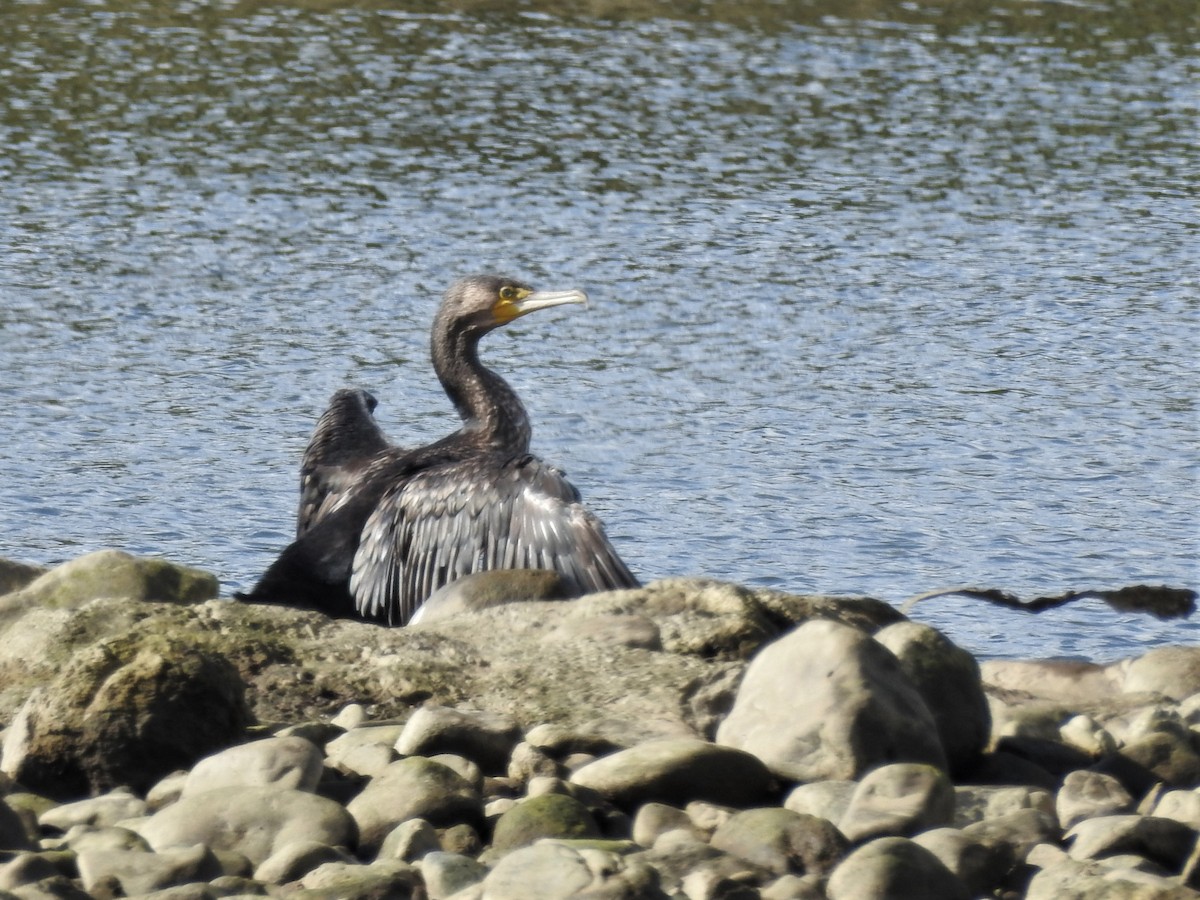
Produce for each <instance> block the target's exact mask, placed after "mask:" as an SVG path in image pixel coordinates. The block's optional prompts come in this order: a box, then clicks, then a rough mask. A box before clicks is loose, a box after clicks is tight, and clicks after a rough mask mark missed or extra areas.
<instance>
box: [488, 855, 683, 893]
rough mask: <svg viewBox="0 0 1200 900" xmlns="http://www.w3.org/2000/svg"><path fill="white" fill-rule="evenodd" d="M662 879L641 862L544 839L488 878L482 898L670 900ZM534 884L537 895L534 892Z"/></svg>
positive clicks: (507, 858) (510, 858) (499, 865)
mask: <svg viewBox="0 0 1200 900" xmlns="http://www.w3.org/2000/svg"><path fill="white" fill-rule="evenodd" d="M657 881H658V879H657V876H656V874H655V872H654V870H653V869H651V868H650V867H648V866H646V865H644V864H642V863H640V862H639V861H637V860H626V859H624V858H622V857H620V856H618V855H617V854H615V853H606V852H603V851H596V850H576V849H574V848H571V847H568V846H566V845H564V844H561V843H557V842H555V841H542V842H540V843H537V844H534V845H533V846H531V847H523V848H521V849H520V850H514V851H513V852H512V853H510V854H508V855H507V856H505V857H504V858H503V859H502V860H500V862H498V863H497V864H496V866H495V868H493V869H492V870H491V872H489V873H488V875H487V877H486V878H484V880H483V885H482V887H483V893H482V896H483V897H486V898H487V900H531V897H532V896H536V897H537V900H567V898H572V897H576V896H580V895H582V896H595V897H598V898H600V897H605V898H608V897H612V898H628V900H639V898H645V900H657V898H663V900H665V895H664V894H663V893H662V892H661V890H660V889H659V887H658V884H657ZM533 886H536V888H537V893H536V895H531V893H530V891H531V888H532V887H533ZM585 891H587V892H588V893H584V892H585ZM593 892H594V893H593Z"/></svg>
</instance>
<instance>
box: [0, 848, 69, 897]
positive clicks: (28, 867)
mask: <svg viewBox="0 0 1200 900" xmlns="http://www.w3.org/2000/svg"><path fill="white" fill-rule="evenodd" d="M61 874H62V873H61V872H60V871H59V870H58V867H57V866H55V865H54V863H53V862H51V861H50V860H49V859H47V858H46V857H45V856H43V855H41V854H39V853H18V854H17V855H16V856H14V857H13V858H12V859H9V860H8V861H7V862H5V863H3V864H0V891H11V890H15V889H16V888H19V887H23V886H24V885H27V884H36V883H37V882H39V881H42V880H43V879H46V878H54V877H56V876H58V875H61Z"/></svg>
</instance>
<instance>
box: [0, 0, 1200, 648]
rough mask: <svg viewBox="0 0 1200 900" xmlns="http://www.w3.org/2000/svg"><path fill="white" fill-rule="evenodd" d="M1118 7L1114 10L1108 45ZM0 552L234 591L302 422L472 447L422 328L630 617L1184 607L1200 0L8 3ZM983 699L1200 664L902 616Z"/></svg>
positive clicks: (1136, 632)
mask: <svg viewBox="0 0 1200 900" xmlns="http://www.w3.org/2000/svg"><path fill="white" fill-rule="evenodd" d="M1133 7H1137V12H1136V13H1134V12H1133V11H1132V8H1133ZM4 25H5V27H4V29H3V33H2V34H0V146H3V148H4V152H3V153H0V363H2V366H0V372H2V373H3V374H0V401H2V402H3V406H4V410H5V436H4V440H3V441H2V442H0V474H2V476H3V477H2V478H0V555H4V556H9V557H14V558H19V559H25V560H29V561H34V562H41V563H55V562H58V561H61V560H64V559H68V558H72V557H75V556H78V555H80V554H82V553H83V552H86V551H88V550H92V549H96V548H99V547H103V546H117V547H121V548H123V549H126V550H129V551H131V552H134V553H145V554H157V555H163V556H166V557H169V558H171V559H174V560H178V561H181V562H187V563H191V564H194V565H198V566H202V567H206V568H209V569H211V570H213V571H216V572H218V573H219V574H220V575H221V577H222V579H223V581H224V583H225V585H226V587H227V589H237V588H241V587H246V586H248V585H249V584H250V583H252V581H253V579H254V578H255V576H256V575H257V574H258V573H259V572H260V571H261V570H262V569H263V568H264V567H265V565H266V564H268V563H269V562H270V561H271V559H272V558H273V555H274V553H275V552H276V551H277V550H278V549H279V548H280V547H281V546H282V545H283V544H284V543H285V542H286V540H287V538H288V536H289V533H290V531H291V528H292V524H291V523H292V520H293V516H294V505H295V499H296V477H295V468H296V465H297V462H298V459H299V454H300V452H301V450H302V449H303V446H304V443H305V441H306V439H307V435H308V432H309V430H310V429H311V427H312V424H313V422H314V421H315V418H316V416H317V415H318V414H319V413H320V411H321V409H322V407H323V404H324V402H325V400H326V399H327V397H328V395H329V394H330V393H331V392H332V391H333V390H334V389H336V388H337V387H339V386H341V385H344V384H355V385H360V386H364V387H368V388H370V389H371V390H372V391H373V392H374V393H375V394H376V395H377V396H378V397H379V398H380V400H381V405H380V409H379V412H378V414H379V416H380V418H381V420H382V422H383V424H384V426H385V430H387V431H388V433H389V434H390V435H391V436H392V437H393V438H394V439H395V440H397V441H399V442H401V443H408V444H415V443H419V442H423V441H426V440H431V439H433V438H436V437H438V436H441V435H442V434H444V433H446V432H447V431H449V430H451V429H452V428H453V427H454V422H453V421H452V414H451V410H450V408H449V406H448V403H447V401H446V399H445V397H444V396H443V395H442V394H441V393H440V390H439V389H438V387H437V384H436V381H435V380H434V378H433V376H432V373H431V372H430V370H429V366H428V361H427V356H426V353H427V351H426V343H427V330H428V323H429V320H430V317H431V315H432V312H433V309H434V306H435V304H436V300H437V296H438V294H439V293H440V291H441V290H442V289H443V288H444V287H445V285H446V284H447V283H448V281H449V280H450V278H451V277H453V276H454V275H457V274H463V273H466V272H469V271H475V270H480V269H495V270H502V271H507V272H510V273H513V274H517V275H521V276H524V277H526V278H527V279H529V280H531V281H533V282H534V283H536V284H537V285H539V286H544V287H565V286H579V287H584V288H586V289H587V290H588V291H589V293H590V294H591V295H592V298H593V301H594V302H593V304H592V307H591V309H590V310H588V311H583V310H575V309H572V310H559V311H555V312H550V313H546V314H543V315H540V316H534V317H531V318H529V319H525V320H522V321H521V322H519V323H517V324H516V325H514V326H512V327H510V328H509V329H507V330H506V331H504V332H501V333H497V334H496V335H493V336H492V337H491V338H489V340H488V342H487V344H486V345H485V356H486V358H487V359H488V360H489V361H490V362H491V363H492V364H493V365H494V366H495V367H496V368H497V369H500V370H501V371H503V372H504V373H505V374H506V375H507V376H509V377H510V380H511V381H512V382H513V384H514V385H515V386H516V388H517V390H518V391H519V392H520V393H521V395H522V396H523V397H524V398H525V400H526V402H527V405H528V406H529V408H530V412H531V415H532V417H533V421H534V425H535V437H534V443H535V449H536V450H537V451H538V452H539V453H540V454H541V455H543V456H544V457H546V458H548V459H550V460H552V461H553V462H555V463H557V464H559V465H561V466H562V467H563V468H564V469H566V470H567V471H568V473H569V474H570V476H571V478H572V480H573V481H574V482H575V483H576V484H577V485H578V486H579V487H580V489H581V491H582V492H583V493H584V496H585V498H587V500H588V501H589V503H590V504H591V505H592V506H593V507H594V508H595V509H596V510H597V512H599V513H600V515H601V516H602V517H603V518H604V520H605V521H606V523H607V525H608V528H609V531H610V533H611V534H612V536H613V537H614V540H615V541H616V542H617V544H618V546H619V548H620V550H621V552H622V553H623V554H624V555H625V557H626V558H627V560H628V561H629V563H630V565H631V566H632V567H633V568H634V569H635V570H637V571H638V572H640V573H641V574H642V575H643V576H644V577H646V578H653V577H658V576H664V575H675V574H688V575H700V574H703V575H709V576H713V577H716V578H722V579H730V580H736V581H740V582H745V583H752V584H760V585H771V586H777V587H781V588H785V589H789V590H796V591H823V592H852V593H864V594H872V595H875V596H879V597H882V598H884V599H887V600H890V601H893V602H899V601H901V600H903V599H904V598H906V597H908V596H910V595H913V594H916V593H920V592H923V591H927V590H931V589H933V588H937V587H942V586H948V585H955V584H980V585H986V586H995V587H1001V588H1006V589H1009V590H1012V591H1015V592H1017V593H1020V594H1025V595H1029V594H1033V593H1059V592H1061V591H1063V590H1066V589H1069V588H1084V587H1095V588H1112V587H1118V586H1120V585H1123V584H1127V583H1134V582H1152V583H1160V582H1166V583H1172V584H1177V585H1183V586H1191V587H1196V586H1197V585H1198V584H1200V567H1198V564H1197V556H1198V553H1200V532H1198V526H1197V519H1196V510H1197V500H1198V495H1200V491H1198V489H1197V482H1198V472H1200V461H1198V450H1197V447H1198V446H1200V416H1198V412H1197V398H1198V396H1200V371H1198V362H1197V351H1196V347H1197V340H1198V338H1200V278H1198V277H1197V258H1198V250H1200V240H1198V225H1197V223H1198V221H1200V217H1198V215H1197V205H1196V196H1197V189H1198V188H1200V174H1198V173H1200V150H1197V142H1196V122H1197V114H1198V113H1200V109H1198V106H1200V94H1198V93H1197V91H1196V87H1195V86H1196V84H1197V83H1198V82H1200V64H1198V63H1197V60H1198V59H1200V55H1198V53H1197V49H1198V47H1200V37H1198V34H1197V25H1196V21H1195V10H1194V7H1193V6H1192V5H1191V0H1181V2H1172V0H1159V2H1154V0H1148V2H1145V3H1139V4H1132V3H1128V2H1125V0H1095V2H1090V3H1086V4H1073V3H1051V2H1031V3H1026V2H1021V3H1016V2H1012V3H1010V2H1007V0H997V2H996V3H992V4H978V5H974V4H942V3H932V2H931V3H924V2H914V3H904V4H899V3H890V2H886V0H877V2H872V0H861V2H860V3H857V4H846V3H832V2H825V0H814V2H810V3H803V2H781V3H775V4H771V3H761V4H757V3H751V4H732V3H731V4H729V5H722V4H720V3H704V2H701V3H698V4H687V5H684V6H682V7H671V6H667V5H657V4H639V3H638V2H630V3H627V4H616V3H614V4H612V5H605V4H604V3H603V2H595V3H592V4H576V5H571V4H566V5H561V4H560V5H555V6H553V7H543V6H539V5H537V4H535V3H529V4H515V5H514V4H502V3H483V2H481V3H470V2H467V3H457V4H444V5H443V4H434V3H413V4H407V5H406V4H403V3H362V4H342V3H321V2H311V3H305V4H301V3H284V2H280V3H250V2H243V3H194V4H187V3H171V4H167V3H151V2H118V0H107V2H106V0H96V2H87V3H84V2H62V0H55V2H22V3H18V2H13V3H11V4H9V5H7V6H5V13H4ZM916 614H917V615H918V616H919V617H922V618H924V619H925V620H927V621H930V622H932V623H934V624H936V625H938V626H939V627H941V628H943V629H945V630H946V631H947V632H949V633H950V634H951V635H952V636H953V637H955V638H956V639H957V640H959V641H960V642H962V643H964V644H965V645H966V646H968V647H970V648H971V649H973V650H976V651H978V652H981V653H984V654H986V655H994V656H1025V655H1051V654H1067V655H1075V654H1082V655H1086V656H1090V657H1094V658H1100V659H1108V658H1113V657H1116V656H1120V655H1124V654H1128V653H1132V652H1136V651H1137V650H1138V649H1139V648H1140V647H1144V646H1148V645H1151V644H1154V643H1162V642H1166V641H1195V640H1197V639H1198V638H1200V626H1197V625H1196V624H1195V623H1183V624H1180V623H1159V622H1156V621H1153V620H1148V619H1141V618H1132V617H1127V616H1121V615H1118V614H1116V613H1114V612H1111V611H1108V610H1107V609H1105V608H1104V607H1102V606H1101V605H1100V604H1098V603H1096V604H1093V605H1088V604H1080V605H1077V606H1073V607H1069V608H1067V609H1064V610H1059V611H1057V612H1049V613H1045V614H1043V615H1042V616H1040V617H1038V618H1032V617H1029V616H1024V615H1020V614H1017V613H1006V612H1004V611H1001V610H996V609H993V608H990V607H985V606H982V605H977V604H969V603H968V602H967V601H964V600H959V599H954V598H947V599H940V600H931V601H929V602H928V603H926V604H923V605H922V606H920V607H918V608H917V613H916Z"/></svg>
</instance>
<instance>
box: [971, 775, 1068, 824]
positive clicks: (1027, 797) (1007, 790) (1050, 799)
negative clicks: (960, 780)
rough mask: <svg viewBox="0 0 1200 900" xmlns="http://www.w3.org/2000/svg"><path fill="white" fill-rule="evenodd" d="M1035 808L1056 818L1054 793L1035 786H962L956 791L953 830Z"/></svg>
mask: <svg viewBox="0 0 1200 900" xmlns="http://www.w3.org/2000/svg"><path fill="white" fill-rule="evenodd" d="M1027 809H1036V810H1040V811H1041V812H1044V813H1046V814H1047V815H1051V816H1053V815H1054V811H1055V810H1054V794H1052V793H1050V792H1049V791H1044V790H1042V789H1041V788H1036V787H1000V786H995V785H974V784H971V785H960V786H958V787H956V788H955V789H954V827H955V828H966V827H967V826H968V825H974V824H975V823H976V822H982V821H983V820H984V819H998V818H1002V817H1004V816H1007V815H1009V814H1010V813H1015V812H1021V811H1022V810H1027Z"/></svg>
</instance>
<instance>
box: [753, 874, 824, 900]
mask: <svg viewBox="0 0 1200 900" xmlns="http://www.w3.org/2000/svg"><path fill="white" fill-rule="evenodd" d="M823 885H824V879H821V878H818V877H817V876H815V875H784V876H782V877H780V878H776V879H775V880H774V881H772V882H771V883H770V884H767V885H763V887H762V889H761V890H760V891H759V892H758V896H759V897H760V898H761V900H825V889H824V886H823Z"/></svg>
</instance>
